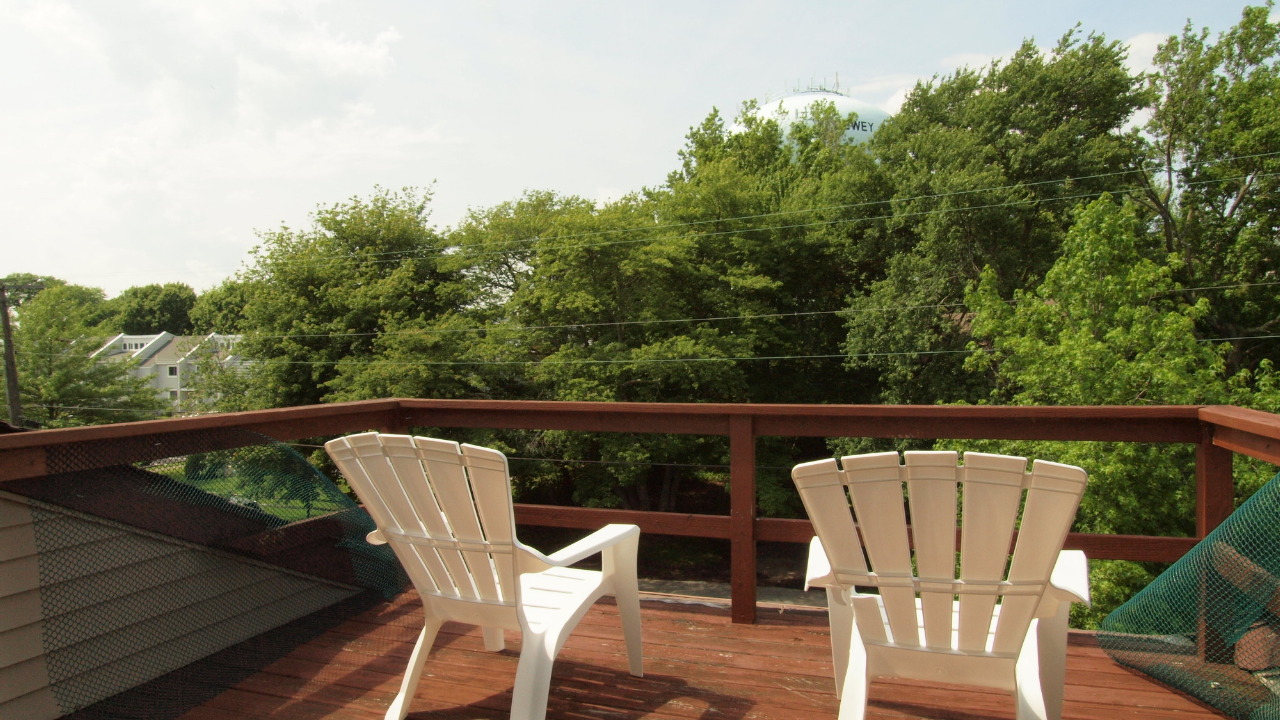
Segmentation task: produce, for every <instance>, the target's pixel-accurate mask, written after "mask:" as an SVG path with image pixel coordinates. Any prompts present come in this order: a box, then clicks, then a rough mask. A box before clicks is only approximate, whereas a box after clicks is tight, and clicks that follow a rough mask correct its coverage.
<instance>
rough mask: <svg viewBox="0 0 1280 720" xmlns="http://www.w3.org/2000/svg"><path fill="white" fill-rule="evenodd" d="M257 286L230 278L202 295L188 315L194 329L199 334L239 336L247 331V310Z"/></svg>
mask: <svg viewBox="0 0 1280 720" xmlns="http://www.w3.org/2000/svg"><path fill="white" fill-rule="evenodd" d="M253 287H254V286H253V284H252V283H250V282H249V281H247V280H244V279H242V278H228V279H226V280H223V281H222V283H221V284H219V285H218V286H217V287H214V288H210V289H209V290H206V291H204V292H203V293H200V295H199V296H198V297H196V301H195V303H194V304H193V305H192V306H191V311H190V313H188V315H189V317H190V318H191V329H192V330H193V331H195V332H197V333H201V334H203V333H214V332H216V333H229V334H234V333H239V332H243V331H244V330H245V328H246V325H245V317H244V309H245V306H247V305H248V304H249V298H250V295H251V294H252V293H253Z"/></svg>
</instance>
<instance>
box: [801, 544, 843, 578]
mask: <svg viewBox="0 0 1280 720" xmlns="http://www.w3.org/2000/svg"><path fill="white" fill-rule="evenodd" d="M835 583H836V577H835V574H833V573H832V572H831V560H830V559H829V558H828V557H827V551H826V550H825V549H824V548H823V547H822V540H821V539H820V538H819V537H818V536H816V535H815V536H814V537H813V539H812V540H810V541H809V561H808V563H807V565H806V566H805V570H804V589H805V590H808V589H809V588H813V587H827V586H830V585H835Z"/></svg>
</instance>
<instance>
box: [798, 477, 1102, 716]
mask: <svg viewBox="0 0 1280 720" xmlns="http://www.w3.org/2000/svg"><path fill="white" fill-rule="evenodd" d="M957 460H958V457H957V454H956V453H954V452H908V453H906V463H905V464H901V462H900V458H899V457H898V454H897V453H896V452H888V453H875V454H870V455H854V456H848V457H844V458H841V459H840V462H839V463H838V464H837V462H836V461H835V460H819V461H817V462H810V463H804V464H802V465H797V466H796V467H795V469H794V470H793V471H792V473H791V476H792V479H793V480H794V481H795V484H796V487H797V489H798V490H799V491H800V497H801V498H802V499H803V501H804V506H805V509H806V510H807V511H808V513H809V518H810V520H811V521H812V522H813V526H814V530H815V531H816V533H817V537H815V538H814V539H813V541H812V543H811V545H810V551H809V567H808V571H807V573H806V582H805V585H806V588H808V587H815V586H818V587H826V589H827V602H828V608H829V616H830V622H831V646H832V658H833V660H834V665H835V676H836V691H837V693H838V694H839V695H840V696H841V700H840V715H839V717H840V720H861V718H863V717H864V716H865V714H866V706H867V695H868V688H869V685H870V683H871V681H872V679H873V678H876V677H900V678H913V679H917V680H934V681H938V682H949V683H961V684H968V685H980V686H984V687H993V688H999V689H1002V690H1006V691H1009V692H1012V693H1013V694H1014V697H1015V701H1016V704H1017V717H1018V719H1019V720H1028V719H1030V718H1037V719H1038V720H1058V718H1060V717H1061V716H1062V693H1063V682H1064V674H1065V663H1066V640H1067V618H1068V612H1069V610H1070V606H1071V603H1072V602H1082V603H1088V601H1089V577H1088V567H1087V564H1086V561H1085V557H1084V553H1082V552H1080V551H1078V550H1067V551H1064V550H1062V545H1063V543H1064V541H1065V540H1066V537H1067V532H1068V530H1069V529H1070V527H1071V523H1072V520H1073V519H1074V517H1075V513H1076V507H1077V505H1078V504H1079V501H1080V496H1081V494H1082V493H1083V492H1084V487H1085V484H1086V482H1087V476H1086V474H1085V472H1084V470H1081V469H1080V468H1078V467H1073V466H1070V465H1059V464H1057V463H1050V462H1044V461H1041V460H1037V461H1035V463H1034V464H1033V466H1032V471H1031V472H1030V473H1028V472H1026V467H1027V461H1026V458H1020V457H1010V456H1006V455H988V454H982V453H966V454H965V455H964V463H963V465H957ZM904 487H905V491H906V497H907V501H906V502H904V500H903V497H904ZM1024 495H1025V502H1024ZM958 498H959V503H960V504H959V505H958V504H957V500H958ZM851 511H852V512H851ZM908 513H909V515H908ZM1019 521H1021V528H1022V530H1021V532H1017V533H1016V538H1017V539H1016V545H1014V549H1013V553H1012V560H1010V552H1009V549H1010V546H1011V543H1013V542H1014V535H1015V531H1016V529H1017V528H1018V526H1019ZM908 522H910V524H909V525H908ZM958 524H959V526H960V527H959V536H960V537H959V548H957V546H956V540H957V525H958ZM913 546H914V548H913ZM957 561H958V562H957ZM855 588H875V589H877V590H878V591H879V593H878V594H870V593H865V592H859V591H858V590H857V589H855Z"/></svg>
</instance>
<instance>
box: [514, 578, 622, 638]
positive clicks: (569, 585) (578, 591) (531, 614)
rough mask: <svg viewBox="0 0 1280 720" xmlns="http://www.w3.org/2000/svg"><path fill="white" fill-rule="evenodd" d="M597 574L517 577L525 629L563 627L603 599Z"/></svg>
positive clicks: (602, 582)
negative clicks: (570, 619)
mask: <svg viewBox="0 0 1280 720" xmlns="http://www.w3.org/2000/svg"><path fill="white" fill-rule="evenodd" d="M604 594H605V592H604V576H603V575H601V574H600V571H599V570H579V569H577V568H551V569H550V570H544V571H542V572H539V573H525V574H524V575H521V576H520V600H521V603H520V613H521V614H522V615H523V616H524V620H525V622H526V623H527V624H528V626H529V628H530V629H531V630H534V631H542V630H543V629H545V628H547V627H555V626H560V625H564V624H565V623H566V621H567V620H568V619H569V618H571V617H573V616H574V615H575V614H578V613H580V612H581V611H582V610H584V609H585V608H586V607H588V606H589V605H591V604H592V603H594V602H595V601H596V600H597V599H599V598H600V597H601V596H602V595H604Z"/></svg>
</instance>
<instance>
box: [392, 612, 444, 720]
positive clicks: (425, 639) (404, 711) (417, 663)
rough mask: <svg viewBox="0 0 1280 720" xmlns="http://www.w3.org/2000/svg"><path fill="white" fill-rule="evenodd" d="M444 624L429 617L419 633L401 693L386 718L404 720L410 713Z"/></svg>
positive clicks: (401, 685)
mask: <svg viewBox="0 0 1280 720" xmlns="http://www.w3.org/2000/svg"><path fill="white" fill-rule="evenodd" d="M442 624H443V622H442V621H441V620H439V619H438V618H433V617H427V618H426V622H424V623H423V626H422V632H421V633H419V634H418V642H417V644H416V645H414V646H413V654H412V655H410V656H409V666H408V667H406V668H405V671H404V679H403V680H401V681H400V693H399V694H398V695H396V698H395V700H393V701H391V707H389V708H387V714H386V715H385V716H384V718H385V720H404V716H405V715H408V714H409V705H410V703H412V702H413V693H414V692H415V691H416V690H417V689H418V681H419V680H420V679H421V678H422V666H423V665H424V664H426V662H427V655H428V654H430V652H431V646H432V645H434V644H435V641H436V633H438V632H440V626H441V625H442Z"/></svg>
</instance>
